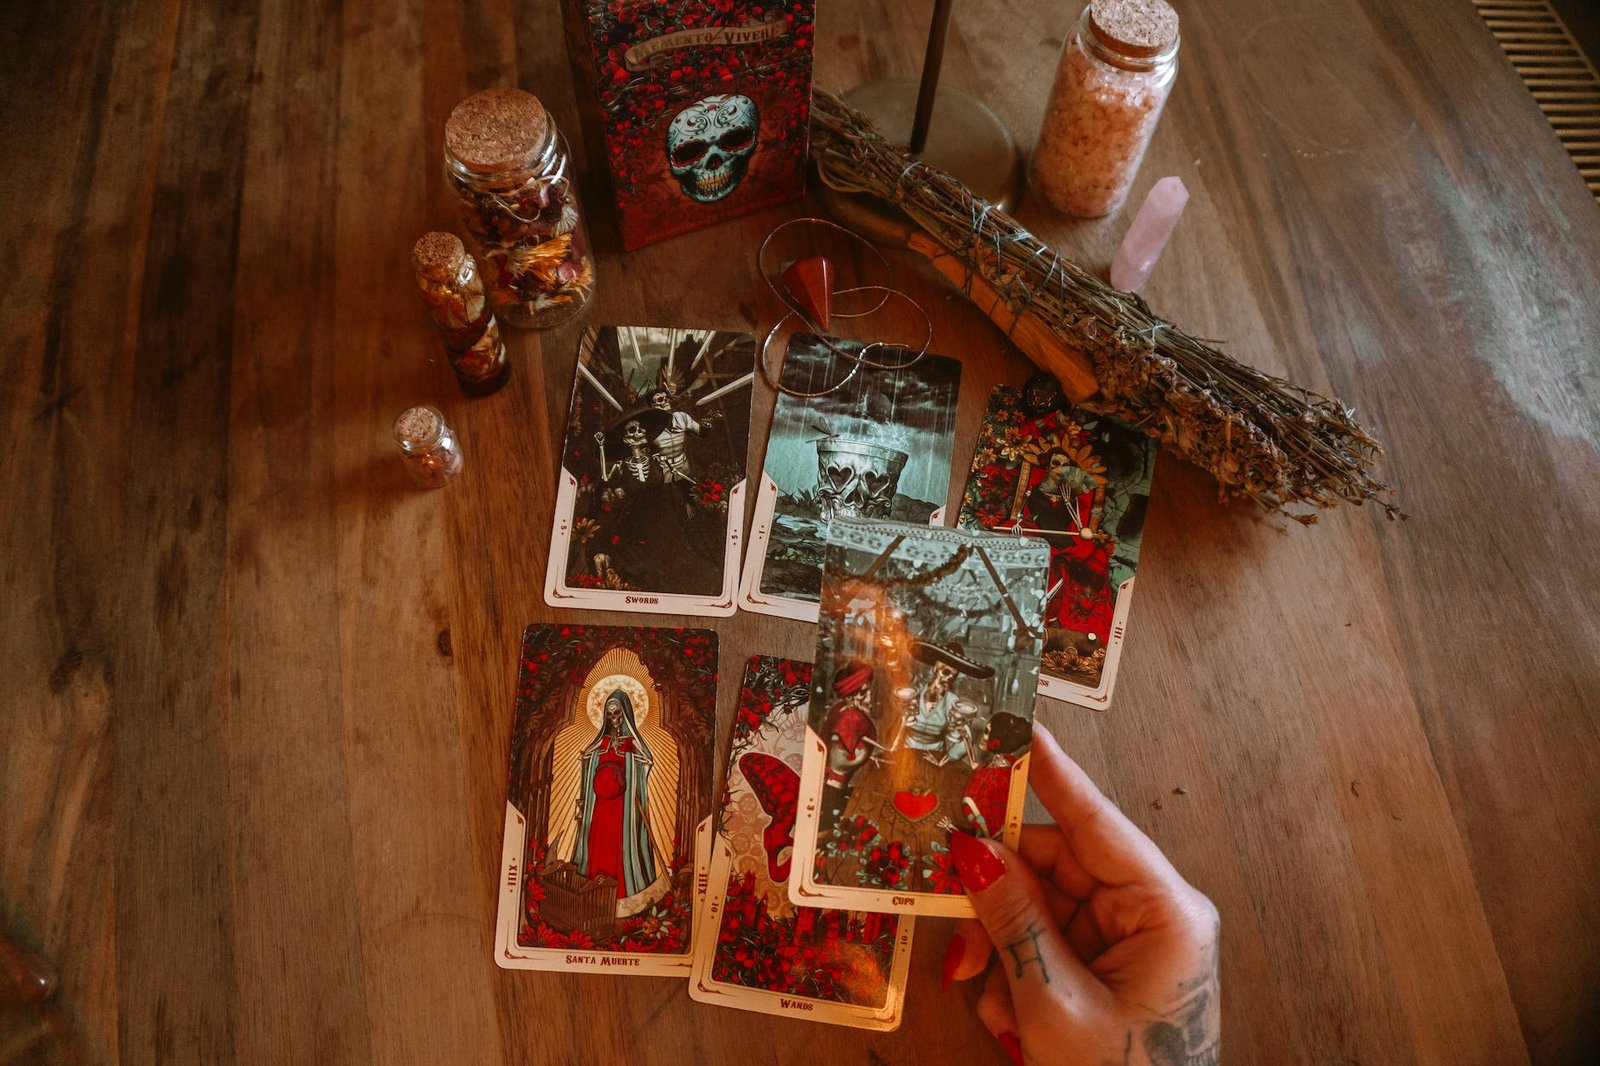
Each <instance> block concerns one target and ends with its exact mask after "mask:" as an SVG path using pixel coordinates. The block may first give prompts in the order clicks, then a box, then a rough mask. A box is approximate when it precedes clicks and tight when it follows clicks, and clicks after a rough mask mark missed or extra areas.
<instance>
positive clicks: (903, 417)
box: [739, 333, 961, 622]
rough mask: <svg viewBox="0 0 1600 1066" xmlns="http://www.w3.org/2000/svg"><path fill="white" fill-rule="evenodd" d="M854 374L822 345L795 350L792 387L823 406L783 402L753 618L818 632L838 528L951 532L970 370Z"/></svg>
mask: <svg viewBox="0 0 1600 1066" xmlns="http://www.w3.org/2000/svg"><path fill="white" fill-rule="evenodd" d="M833 343H835V344H837V345H839V346H840V347H841V348H844V349H845V350H846V351H851V352H860V351H862V345H860V344H857V343H855V342H853V341H840V340H834V341H833ZM854 366H855V364H853V363H849V362H846V361H845V360H843V359H840V358H839V357H838V356H837V355H835V354H834V353H833V352H832V351H830V350H829V349H828V347H827V346H826V345H825V344H823V342H822V341H821V340H819V339H818V338H817V337H815V336H812V335H811V334H808V333H797V334H795V335H794V336H793V337H791V338H790V340H789V354H788V355H787V356H785V357H784V362H783V372H782V375H781V376H780V378H779V381H780V383H781V384H782V385H783V387H784V388H785V389H789V390H791V391H793V392H796V393H819V394H820V395H817V396H813V397H810V398H805V397H803V396H794V395H790V394H789V393H787V392H782V391H780V392H779V393H778V403H777V406H776V407H775V408H774V409H773V412H772V433H771V435H770V437H769V438H768V440H767V455H766V462H765V463H764V464H763V467H762V471H761V484H760V488H759V489H758V490H757V493H756V509H755V517H754V518H753V519H752V520H751V523H752V524H751V529H752V533H751V537H750V548H749V552H748V555H747V558H746V561H745V572H744V578H743V580H742V583H741V585H740V592H739V605H740V606H741V607H744V608H745V609H746V610H750V611H759V612H761V613H762V614H775V615H780V616H782V617H785V618H798V619H800V620H801V621H805V622H815V621H816V620H817V595H818V592H819V590H820V589H821V587H822V549H823V531H824V530H825V529H826V528H827V525H828V522H829V520H830V519H832V518H834V517H835V516H850V515H854V516H859V517H865V518H887V519H894V520H896V521H902V522H920V523H926V524H928V525H939V524H941V523H942V522H943V521H944V510H945V500H946V498H947V497H948V496H949V493H950V462H951V458H950V457H951V452H952V450H953V449H954V446H955V433H956V397H957V394H958V393H959V392H960V387H961V364H960V363H959V362H957V361H956V360H954V359H950V358H947V357H945V356H937V355H927V356H924V357H923V358H921V359H919V360H917V361H916V362H914V363H911V364H910V365H908V366H907V367H906V368H905V369H903V370H885V369H871V368H864V367H863V368H857V369H855V370H854V372H853V373H852V368H853V367H854Z"/></svg>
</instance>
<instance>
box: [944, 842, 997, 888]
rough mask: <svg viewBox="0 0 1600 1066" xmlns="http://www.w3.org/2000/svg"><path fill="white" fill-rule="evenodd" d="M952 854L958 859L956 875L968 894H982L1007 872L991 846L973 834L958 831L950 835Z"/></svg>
mask: <svg viewBox="0 0 1600 1066" xmlns="http://www.w3.org/2000/svg"><path fill="white" fill-rule="evenodd" d="M950 853H951V854H952V855H954V856H955V859H956V873H958V874H960V875H961V884H962V886H963V887H964V888H965V889H966V890H967V891H968V892H982V891H983V890H984V889H986V888H988V887H989V886H990V885H992V884H994V883H995V882H996V881H998V880H1000V878H1001V877H1002V876H1004V875H1005V872H1006V864H1005V863H1003V862H1001V861H1000V858H999V856H997V855H996V854H995V853H994V852H992V851H990V850H989V846H988V845H987V844H984V843H983V842H982V841H980V840H979V839H978V838H977V837H975V836H973V835H972V834H971V833H964V832H962V831H961V830H959V829H957V830H956V831H955V832H953V833H951V834H950Z"/></svg>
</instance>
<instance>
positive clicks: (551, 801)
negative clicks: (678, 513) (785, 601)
mask: <svg viewBox="0 0 1600 1066" xmlns="http://www.w3.org/2000/svg"><path fill="white" fill-rule="evenodd" d="M716 705H717V637H716V634H715V633H712V632H710V631H709V630H704V629H668V628H660V629H657V628H632V627H622V626H585V625H533V626H529V627H528V628H527V629H526V630H525V631H524V633H523V637H522V662H521V669H520V671H519V672H518V675H517V704H516V714H515V717H514V719H513V722H512V732H511V768H510V774H509V780H510V785H509V794H508V796H507V798H506V823H505V843H504V845H503V847H502V850H501V866H502V870H501V879H500V914H499V920H498V921H497V923H496V931H495V962H497V963H499V964H500V965H501V966H504V967H508V968H524V969H534V970H586V971H597V972H600V971H603V972H608V973H609V972H613V971H616V972H625V973H642V974H679V975H686V974H687V973H688V971H689V959H690V949H691V946H692V944H693V936H694V929H693V922H694V904H693V899H694V881H695V835H696V829H697V828H698V827H699V826H700V825H701V823H702V822H703V821H704V820H705V819H706V818H707V816H708V815H709V814H710V812H711V808H712V791H713V783H712V777H713V774H714V767H713V765H712V755H713V751H714V749H715V746H716V743H715V742H716V737H715V733H716Z"/></svg>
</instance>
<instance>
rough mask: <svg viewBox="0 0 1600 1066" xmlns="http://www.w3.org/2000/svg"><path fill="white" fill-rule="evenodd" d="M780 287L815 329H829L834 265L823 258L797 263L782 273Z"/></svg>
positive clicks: (815, 257)
mask: <svg viewBox="0 0 1600 1066" xmlns="http://www.w3.org/2000/svg"><path fill="white" fill-rule="evenodd" d="M783 287H784V288H786V289H788V290H789V295H790V296H793V297H794V302H795V303H797V304H799V305H800V307H801V309H802V310H804V311H805V313H806V315H807V316H808V317H809V318H810V319H811V321H812V322H814V323H815V324H816V325H818V326H820V327H822V328H823V329H827V328H828V312H829V310H831V309H832V307H833V263H832V262H830V261H829V260H828V259H827V257H826V256H820V255H814V256H812V257H811V258H810V259H798V260H796V261H795V262H793V263H790V264H789V265H788V266H787V267H785V268H784V271H783Z"/></svg>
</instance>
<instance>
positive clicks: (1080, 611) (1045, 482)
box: [960, 386, 1156, 708]
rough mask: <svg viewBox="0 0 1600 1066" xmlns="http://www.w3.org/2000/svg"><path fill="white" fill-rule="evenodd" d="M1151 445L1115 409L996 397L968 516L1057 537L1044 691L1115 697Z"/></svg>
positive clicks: (964, 510)
mask: <svg viewBox="0 0 1600 1066" xmlns="http://www.w3.org/2000/svg"><path fill="white" fill-rule="evenodd" d="M1155 455H1156V445H1155V442H1154V441H1152V440H1151V439H1150V438H1149V437H1146V436H1145V435H1144V434H1142V433H1140V432H1139V431H1138V430H1136V429H1134V428H1132V427H1131V426H1128V425H1127V424H1125V423H1122V422H1118V421H1117V420H1116V419H1112V418H1106V417H1104V416H1101V415H1095V414H1091V413H1089V412H1087V411H1082V410H1078V409H1076V408H1071V407H1067V408H1062V407H1059V406H1056V405H1055V404H1053V403H1036V404H1034V405H1033V406H1032V410H1031V411H1030V409H1029V405H1028V403H1027V402H1026V397H1025V396H1024V393H1023V392H1022V391H1021V390H1018V389H1014V388H1009V387H1007V386H1001V387H1000V388H997V389H995V390H994V392H993V393H992V394H991V395H990V397H989V413H988V415H987V416H986V417H985V419H984V422H983V428H982V429H981V430H980V431H979V433H978V447H977V452H976V453H975V454H974V455H973V457H972V474H971V476H970V477H969V478H968V480H967V491H966V495H965V497H964V498H963V500H962V504H961V518H960V524H961V526H962V527H963V528H966V529H988V530H1002V531H1007V532H1018V533H1027V534H1030V535H1033V536H1037V537H1042V538H1044V539H1045V540H1046V541H1048V542H1049V544H1050V576H1049V579H1048V581H1047V582H1046V595H1045V605H1044V621H1045V643H1044V655H1043V657H1042V659H1041V661H1040V667H1039V691H1040V692H1042V693H1044V694H1045V695H1046V696H1053V697H1055V698H1056V699H1062V700H1069V701H1071V702H1072V703H1079V704H1082V705H1084V706H1085V707H1095V708H1104V707H1107V706H1109V705H1110V703H1111V690H1112V687H1113V686H1114V685H1115V684H1116V679H1117V662H1118V660H1119V659H1120V658H1121V655H1122V642H1123V638H1124V636H1125V635H1126V632H1127V625H1128V609H1129V607H1130V605H1131V603H1132V600H1133V571H1134V567H1135V566H1136V565H1137V564H1138V561H1139V539H1140V536H1141V535H1142V534H1143V532H1144V516H1145V510H1146V507H1147V505H1148V503H1149V501H1150V475H1151V473H1152V472H1153V471H1154V468H1155Z"/></svg>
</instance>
